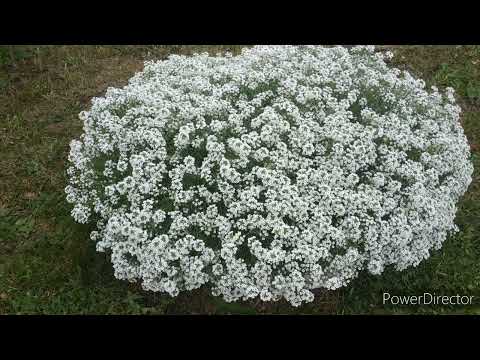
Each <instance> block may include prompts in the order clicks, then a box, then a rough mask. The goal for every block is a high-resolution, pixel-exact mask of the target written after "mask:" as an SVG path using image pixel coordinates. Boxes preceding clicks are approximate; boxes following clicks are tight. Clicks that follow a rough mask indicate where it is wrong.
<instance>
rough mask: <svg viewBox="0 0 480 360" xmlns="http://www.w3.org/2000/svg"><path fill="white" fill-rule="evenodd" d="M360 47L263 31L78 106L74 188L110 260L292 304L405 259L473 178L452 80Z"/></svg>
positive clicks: (163, 278)
mask: <svg viewBox="0 0 480 360" xmlns="http://www.w3.org/2000/svg"><path fill="white" fill-rule="evenodd" d="M390 56H391V54H390V53H385V54H382V53H379V52H376V51H375V49H374V47H371V46H358V47H353V48H350V49H346V48H343V47H329V48H325V47H320V46H257V47H253V48H251V49H245V50H243V52H242V54H241V55H239V56H236V57H232V56H231V55H229V54H227V55H226V56H220V55H219V56H216V57H214V56H208V55H207V54H201V55H195V56H193V57H185V56H171V57H170V58H169V59H168V60H166V61H158V62H147V63H146V64H145V68H144V70H143V71H142V72H140V73H138V74H136V75H135V76H134V77H133V78H132V79H131V80H130V83H129V85H128V86H126V87H124V88H123V89H114V88H109V89H108V90H107V92H106V95H105V97H102V98H95V99H93V101H92V107H91V109H90V110H89V111H87V112H82V113H81V114H80V119H81V120H83V121H84V134H83V135H82V136H81V137H80V139H79V140H74V141H72V143H71V151H70V155H69V161H70V162H71V166H70V167H69V169H68V176H69V184H68V186H67V187H66V193H67V200H68V201H69V202H71V203H73V204H74V208H73V210H72V216H73V217H74V218H75V220H76V221H78V222H80V223H87V222H94V223H96V230H95V231H93V232H92V233H91V238H92V239H93V240H94V241H96V244H97V250H98V251H109V252H110V253H111V261H112V263H113V267H114V270H115V276H116V277H117V278H119V279H126V280H129V281H141V283H142V286H143V288H144V289H146V290H152V291H160V292H167V293H169V294H170V295H171V296H176V295H177V294H178V293H179V292H180V291H184V290H192V289H195V288H199V287H201V286H202V285H206V286H209V287H210V288H211V291H212V293H213V294H214V295H215V296H222V297H223V298H224V299H225V300H226V301H235V300H247V299H252V298H255V297H258V296H260V298H261V300H263V301H276V300H279V299H280V298H282V297H283V298H285V299H286V300H288V301H289V302H290V303H291V304H292V305H294V306H298V305H300V304H302V303H304V302H309V301H312V300H313V298H314V295H313V294H312V292H311V291H310V290H312V289H315V288H321V287H322V288H327V289H336V288H339V287H342V286H345V285H346V284H348V282H349V281H350V280H351V279H352V278H354V277H355V276H356V275H357V274H358V272H359V271H360V270H363V269H365V270H367V271H369V272H371V273H372V274H380V273H381V272H382V271H383V270H384V268H385V267H386V266H389V265H391V266H394V267H395V269H397V270H403V269H405V268H407V267H409V266H416V265H417V264H419V263H420V262H421V261H422V260H424V259H427V258H428V257H429V254H430V251H431V250H432V249H439V248H440V247H441V245H442V243H443V241H444V240H445V239H446V237H447V236H448V235H449V234H450V233H452V232H453V231H455V230H456V226H455V224H454V217H455V212H456V203H457V201H458V200H459V198H460V197H461V196H462V195H463V194H464V192H465V191H466V189H467V187H468V185H469V184H470V182H471V175H472V171H473V168H472V164H471V162H470V160H469V157H470V152H469V146H468V143H467V140H466V137H465V136H464V133H463V129H462V127H461V125H460V123H459V116H460V108H459V106H457V105H456V104H455V99H454V95H453V90H452V89H447V90H446V93H445V94H442V93H439V92H438V90H437V89H436V88H432V89H431V90H429V91H428V90H427V89H425V83H424V81H422V80H417V79H415V78H413V77H412V76H411V75H410V74H409V73H407V72H402V71H400V70H398V69H394V68H391V67H389V66H388V64H387V62H386V60H388V58H389V57H390Z"/></svg>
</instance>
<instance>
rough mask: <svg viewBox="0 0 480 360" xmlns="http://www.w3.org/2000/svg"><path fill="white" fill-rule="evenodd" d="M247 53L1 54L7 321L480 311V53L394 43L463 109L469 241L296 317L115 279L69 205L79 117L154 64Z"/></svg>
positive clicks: (464, 234) (1, 270)
mask: <svg viewBox="0 0 480 360" xmlns="http://www.w3.org/2000/svg"><path fill="white" fill-rule="evenodd" d="M239 49H240V46H233V45H228V46H203V47H202V46H193V47H192V46H40V47H38V46H36V47H32V46H17V47H5V46H1V47H0V314H107V313H108V314H254V313H260V314H279V313H280V314H332V313H333V314H335V313H336V314H344V313H354V314H360V313H370V314H372V313H373V314H384V313H393V314H402V313H476V314H479V313H480V305H479V297H480V266H479V259H480V221H479V220H480V181H479V180H480V179H479V169H480V154H479V150H480V147H479V145H480V112H479V111H480V46H400V47H398V46H395V47H392V49H393V51H394V53H395V54H396V56H395V59H394V63H395V64H396V65H397V66H399V67H401V68H407V69H409V70H410V71H412V72H413V73H415V74H416V75H418V76H421V77H422V78H424V79H425V80H426V81H427V82H428V84H430V85H431V84H435V85H437V86H439V87H443V86H452V87H454V88H455V89H456V90H457V93H458V95H459V100H460V102H461V105H462V107H463V109H464V113H463V119H462V121H463V124H464V128H465V132H466V134H467V136H468V139H469V142H470V144H471V147H472V154H473V161H474V166H475V173H474V181H473V183H472V185H471V186H470V188H469V191H468V193H467V194H466V195H465V196H464V198H463V200H462V202H461V204H460V206H459V212H458V215H457V220H456V221H457V224H458V225H459V227H460V232H459V233H458V234H457V235H455V236H452V237H451V238H450V239H449V240H448V241H447V242H446V243H445V245H444V247H443V248H442V250H440V251H437V252H435V253H434V254H433V255H432V257H431V258H430V259H429V260H428V261H425V262H423V263H422V264H421V265H420V266H419V267H417V268H414V269H409V270H407V271H404V272H402V273H398V272H394V271H391V270H388V271H387V272H385V273H384V274H382V275H381V276H369V275H367V274H362V275H361V276H360V277H359V278H358V279H357V280H355V281H354V282H353V283H352V284H351V285H350V286H348V287H347V288H345V289H342V290H341V291H337V292H320V293H319V294H318V295H317V297H316V300H315V302H314V303H312V304H309V305H306V306H304V307H301V308H298V309H294V308H291V307H289V306H288V305H287V304H285V303H279V304H262V303H249V304H227V303H225V302H223V301H222V300H219V299H216V298H213V297H212V296H209V295H208V293H207V291H205V290H198V291H196V292H193V293H185V294H182V295H180V296H179V297H178V298H176V299H170V298H168V297H166V296H162V295H158V294H151V293H146V292H144V291H142V290H141V289H140V288H139V286H137V285H135V284H128V283H124V282H122V281H118V280H116V279H115V278H114V277H113V274H112V270H111V266H110V263H109V260H108V258H107V257H106V256H105V255H104V254H101V253H96V252H95V249H94V244H92V243H91V242H90V241H89V240H88V232H89V229H88V228H87V227H85V226H80V225H78V224H76V223H74V222H73V221H72V219H71V218H70V216H69V211H70V206H69V205H68V204H67V203H66V201H65V198H64V193H63V189H64V187H65V161H66V156H67V152H68V144H69V142H70V140H71V139H73V138H75V137H77V136H78V135H79V134H80V133H81V129H82V124H81V123H80V121H79V120H78V117H77V114H78V113H79V112H80V111H81V110H82V109H85V108H88V106H89V101H90V99H91V98H92V97H94V96H100V95H102V94H103V93H104V92H105V90H106V88H107V87H109V86H122V85H124V84H126V82H127V80H128V78H130V77H131V76H132V75H133V74H134V73H135V72H136V71H139V70H141V69H142V66H143V61H144V60H145V59H161V58H165V57H166V56H168V54H172V53H182V54H190V53H192V52H203V51H209V52H211V53H216V52H220V51H225V50H231V51H233V52H234V53H235V52H238V51H239ZM383 292H389V293H391V294H396V295H421V294H422V293H423V292H429V293H432V294H433V293H436V294H442V295H456V294H460V295H475V296H477V301H476V302H475V304H474V305H472V306H469V307H458V306H456V307H447V306H444V307H439V306H421V307H418V306H413V307H407V306H385V305H383V304H382V293H383Z"/></svg>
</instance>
